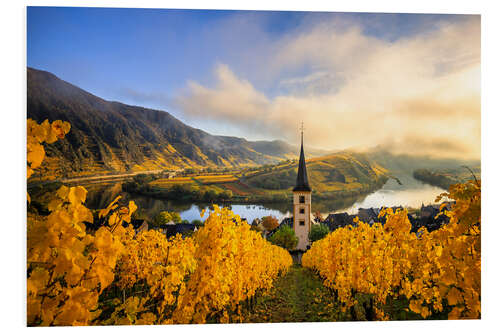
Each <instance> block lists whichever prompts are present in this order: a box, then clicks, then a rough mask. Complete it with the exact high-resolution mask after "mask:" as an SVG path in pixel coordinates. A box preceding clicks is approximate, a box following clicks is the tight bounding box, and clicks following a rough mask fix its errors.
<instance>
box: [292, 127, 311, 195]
mask: <svg viewBox="0 0 500 333" xmlns="http://www.w3.org/2000/svg"><path fill="white" fill-rule="evenodd" d="M293 190H294V191H311V187H310V186H309V180H308V179H307V169H306V159H305V157H304V132H301V137H300V159H299V169H298V170H297V183H296V184H295V187H294V188H293Z"/></svg>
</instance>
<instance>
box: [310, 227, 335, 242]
mask: <svg viewBox="0 0 500 333" xmlns="http://www.w3.org/2000/svg"><path fill="white" fill-rule="evenodd" d="M329 232H330V229H328V226H326V225H325V224H313V225H312V227H311V230H310V231H309V240H310V241H311V243H313V242H315V241H317V240H320V239H322V238H325V237H326V235H328V233H329Z"/></svg>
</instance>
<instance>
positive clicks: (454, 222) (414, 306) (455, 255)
mask: <svg viewBox="0 0 500 333" xmlns="http://www.w3.org/2000/svg"><path fill="white" fill-rule="evenodd" d="M441 197H447V199H449V200H452V201H455V202H456V203H455V204H454V206H453V209H452V210H451V211H444V212H442V214H447V215H448V216H449V217H450V222H449V223H448V224H447V225H445V226H443V227H442V228H440V229H438V230H436V231H433V232H427V231H426V229H425V228H422V229H420V230H419V231H418V232H417V233H416V234H415V233H411V232H410V229H411V224H410V222H409V220H408V215H407V212H406V210H402V209H398V210H397V211H396V212H393V211H392V210H391V209H386V210H384V211H382V212H381V216H385V218H386V223H385V225H382V224H380V223H375V224H374V225H373V226H369V225H368V224H366V223H362V222H360V221H357V222H358V226H357V227H355V228H353V227H351V226H349V227H346V228H341V229H338V230H336V231H334V232H332V233H330V234H329V235H328V236H327V237H325V238H324V239H322V240H319V241H317V242H315V243H314V244H313V245H312V248H311V249H310V250H309V251H308V252H306V253H305V254H304V257H303V259H302V264H303V266H305V267H308V268H311V269H313V270H314V271H315V272H317V274H319V276H321V277H322V278H323V279H324V284H325V286H327V287H328V288H330V289H331V290H332V291H333V292H334V294H335V296H336V297H337V298H338V299H339V301H340V302H341V303H342V307H343V309H344V310H347V309H349V308H352V307H353V306H355V305H358V303H359V302H360V297H361V296H363V297H364V299H363V302H364V303H367V304H366V306H365V307H366V308H367V309H369V310H371V311H373V317H374V319H379V320H383V319H393V318H391V316H389V315H388V313H386V309H387V308H388V307H390V305H391V304H390V303H392V302H393V301H394V300H395V299H396V300H398V301H400V302H403V303H407V307H408V308H409V310H410V311H411V312H413V313H415V314H418V315H420V316H421V318H441V315H442V314H447V317H448V318H449V319H457V318H480V316H481V183H480V181H469V182H468V183H466V184H456V185H452V186H451V187H450V192H449V193H446V194H443V195H441V196H440V197H438V198H437V200H436V201H439V200H440V199H441Z"/></svg>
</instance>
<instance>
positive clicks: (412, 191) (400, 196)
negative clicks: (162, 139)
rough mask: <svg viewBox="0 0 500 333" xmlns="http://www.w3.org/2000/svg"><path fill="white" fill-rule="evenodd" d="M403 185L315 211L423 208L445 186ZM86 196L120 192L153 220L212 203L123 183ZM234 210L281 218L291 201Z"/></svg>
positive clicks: (97, 202)
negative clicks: (140, 191) (137, 191)
mask: <svg viewBox="0 0 500 333" xmlns="http://www.w3.org/2000/svg"><path fill="white" fill-rule="evenodd" d="M399 179H400V180H401V181H402V183H403V185H399V184H398V183H397V182H396V181H394V180H392V179H390V180H389V181H388V182H387V183H386V184H385V185H384V186H383V187H382V188H381V189H379V190H377V191H375V192H373V193H371V194H367V195H362V196H358V197H351V198H343V199H340V200H322V201H314V195H313V204H312V211H313V212H320V213H321V214H322V215H323V216H324V217H326V216H327V215H328V214H329V213H332V212H348V213H349V214H356V213H357V211H358V209H359V208H369V207H382V206H403V207H420V205H421V204H429V203H433V202H434V199H435V198H436V196H437V195H439V194H440V193H442V192H443V190H442V189H440V188H438V187H435V186H431V185H427V184H423V183H421V182H419V181H417V180H415V179H413V178H412V177H411V176H403V177H399ZM86 187H87V189H88V190H89V193H88V195H87V206H88V207H89V208H93V209H97V208H102V207H106V206H107V204H108V203H109V202H111V200H113V199H114V198H115V197H116V196H117V195H122V198H123V199H124V200H134V201H135V203H136V204H137V206H138V207H139V209H138V214H139V215H140V216H141V217H143V218H146V219H152V218H153V217H154V216H156V215H157V214H158V213H160V212H161V211H176V212H179V213H180V215H181V218H182V219H183V220H188V221H193V220H195V219H201V217H200V212H201V211H202V210H203V209H206V208H209V206H210V205H209V204H192V203H179V202H173V201H166V200H161V199H154V198H150V197H146V196H138V195H131V194H129V193H126V192H122V188H121V185H120V184H113V185H97V184H96V185H89V186H86ZM229 207H230V208H231V209H232V210H233V212H235V213H236V214H238V215H240V216H241V217H242V218H246V219H247V221H248V222H250V223H251V222H252V221H253V220H254V219H255V218H262V217H263V216H268V215H273V216H275V217H277V218H278V219H279V220H281V219H283V218H284V217H287V216H291V215H292V212H291V208H292V205H291V203H273V204H233V205H230V206H229Z"/></svg>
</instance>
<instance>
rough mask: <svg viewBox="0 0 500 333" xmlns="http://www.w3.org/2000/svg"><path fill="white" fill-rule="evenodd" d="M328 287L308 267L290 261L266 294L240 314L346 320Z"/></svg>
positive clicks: (250, 318)
mask: <svg viewBox="0 0 500 333" xmlns="http://www.w3.org/2000/svg"><path fill="white" fill-rule="evenodd" d="M332 299H333V297H332V295H331V294H330V291H329V290H328V289H327V288H326V287H325V286H323V283H322V281H321V280H320V279H319V278H318V277H317V276H316V275H315V274H313V272H311V271H310V270H308V269H306V268H303V267H302V266H299V265H294V266H292V267H291V268H290V270H289V272H288V273H287V274H286V275H284V276H281V277H279V278H278V279H277V280H276V281H275V284H274V287H273V288H272V290H271V291H270V293H269V294H267V295H263V296H260V297H258V299H257V304H256V305H255V308H254V310H253V311H247V312H245V313H244V314H243V317H244V320H243V321H244V322H247V323H281V322H322V321H323V322H325V321H344V320H349V318H347V317H346V314H343V313H342V312H341V311H340V307H339V306H338V304H336V303H335V302H332V301H331V300H332Z"/></svg>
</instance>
